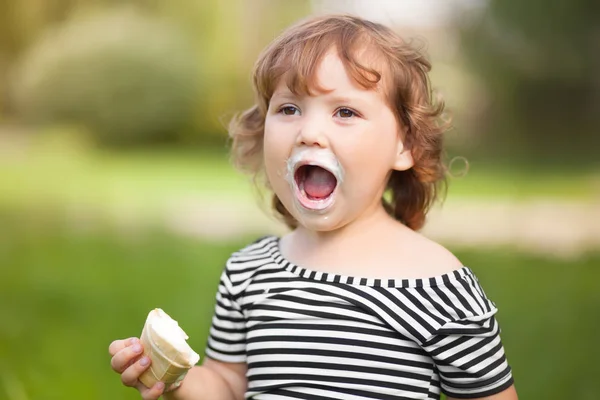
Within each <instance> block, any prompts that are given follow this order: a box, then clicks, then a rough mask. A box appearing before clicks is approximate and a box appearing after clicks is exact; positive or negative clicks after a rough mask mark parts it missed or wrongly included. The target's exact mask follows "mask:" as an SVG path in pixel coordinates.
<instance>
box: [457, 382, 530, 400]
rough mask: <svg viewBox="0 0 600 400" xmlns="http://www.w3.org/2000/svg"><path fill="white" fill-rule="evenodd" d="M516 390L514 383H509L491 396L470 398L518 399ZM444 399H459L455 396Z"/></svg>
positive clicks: (489, 399)
mask: <svg viewBox="0 0 600 400" xmlns="http://www.w3.org/2000/svg"><path fill="white" fill-rule="evenodd" d="M518 399H519V398H518V397H517V391H516V389H515V385H511V386H510V387H509V388H508V389H506V390H504V391H503V392H500V393H497V394H495V395H493V396H488V397H480V398H479V399H472V400H518ZM446 400H460V399H457V398H455V397H446Z"/></svg>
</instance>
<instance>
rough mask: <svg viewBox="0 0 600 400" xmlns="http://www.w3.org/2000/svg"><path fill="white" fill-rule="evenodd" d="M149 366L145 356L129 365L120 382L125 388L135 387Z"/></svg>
mask: <svg viewBox="0 0 600 400" xmlns="http://www.w3.org/2000/svg"><path fill="white" fill-rule="evenodd" d="M149 366H150V359H149V358H148V357H146V356H144V357H141V358H140V359H139V360H138V361H136V362H134V363H133V364H131V365H130V366H129V367H128V368H127V369H125V371H123V373H122V374H121V382H123V385H125V386H131V387H135V386H136V385H137V384H138V382H139V380H138V378H139V377H140V375H141V374H142V372H144V371H145V370H146V369H147V368H148V367H149Z"/></svg>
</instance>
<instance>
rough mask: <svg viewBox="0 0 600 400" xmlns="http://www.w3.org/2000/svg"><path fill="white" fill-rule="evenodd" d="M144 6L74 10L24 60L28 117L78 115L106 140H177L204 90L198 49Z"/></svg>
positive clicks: (18, 91)
mask: <svg viewBox="0 0 600 400" xmlns="http://www.w3.org/2000/svg"><path fill="white" fill-rule="evenodd" d="M184 43H185V41H184V40H183V38H182V37H181V36H180V35H178V34H177V31H176V30H175V29H174V28H173V27H172V26H170V25H168V24H165V23H163V22H161V21H158V20H155V19H153V18H150V17H149V16H147V15H145V14H144V13H141V12H140V11H139V10H138V9H137V8H130V7H125V8H112V9H110V11H106V12H99V13H94V14H89V15H87V16H85V17H80V18H73V19H71V20H70V21H69V22H68V23H65V24H61V25H60V26H58V27H57V28H56V29H55V30H53V31H50V32H47V33H46V34H45V36H44V37H43V39H42V40H39V41H38V42H37V43H36V44H35V46H33V47H32V48H31V49H30V50H29V51H28V52H27V53H26V54H25V56H24V57H23V59H22V62H21V63H20V64H18V68H17V71H16V73H15V79H14V84H13V86H14V91H15V105H16V107H17V110H18V112H19V115H20V116H21V117H22V118H23V119H25V120H26V121H30V122H35V123H42V124H48V123H50V124H62V123H74V124H80V125H83V126H84V127H85V128H87V129H89V130H90V131H91V132H92V133H93V134H94V137H95V138H97V139H98V142H99V143H101V144H104V145H120V146H123V145H139V144H142V143H150V142H156V141H161V142H162V141H165V140H171V141H172V140H174V139H176V138H177V135H178V132H180V131H181V130H182V129H184V128H185V126H186V125H187V124H188V123H189V122H190V121H191V116H192V113H193V111H194V101H195V100H194V99H196V98H197V93H196V89H197V85H195V79H196V76H197V71H196V67H195V65H194V63H193V57H192V56H190V54H191V53H192V51H191V49H190V48H188V47H186V46H185V44H184Z"/></svg>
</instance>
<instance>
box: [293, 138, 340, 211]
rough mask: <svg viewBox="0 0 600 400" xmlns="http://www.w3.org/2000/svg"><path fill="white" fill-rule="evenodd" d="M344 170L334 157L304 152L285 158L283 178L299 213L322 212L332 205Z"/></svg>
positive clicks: (330, 154)
mask: <svg viewBox="0 0 600 400" xmlns="http://www.w3.org/2000/svg"><path fill="white" fill-rule="evenodd" d="M343 175H344V171H343V169H342V166H341V165H340V163H339V162H338V160H337V158H336V157H335V155H334V154H333V153H332V152H331V151H328V150H323V149H318V150H315V149H308V148H307V149H304V150H301V151H299V152H297V153H295V154H294V155H293V156H292V157H290V158H289V159H288V175H287V179H288V182H289V183H290V186H291V188H292V191H293V192H294V199H295V203H296V205H297V206H298V207H299V210H301V211H305V212H306V211H310V212H319V213H323V212H326V211H327V210H328V209H329V208H330V207H331V206H332V205H333V203H334V200H335V197H336V192H337V189H338V188H339V186H340V184H341V183H342V179H343Z"/></svg>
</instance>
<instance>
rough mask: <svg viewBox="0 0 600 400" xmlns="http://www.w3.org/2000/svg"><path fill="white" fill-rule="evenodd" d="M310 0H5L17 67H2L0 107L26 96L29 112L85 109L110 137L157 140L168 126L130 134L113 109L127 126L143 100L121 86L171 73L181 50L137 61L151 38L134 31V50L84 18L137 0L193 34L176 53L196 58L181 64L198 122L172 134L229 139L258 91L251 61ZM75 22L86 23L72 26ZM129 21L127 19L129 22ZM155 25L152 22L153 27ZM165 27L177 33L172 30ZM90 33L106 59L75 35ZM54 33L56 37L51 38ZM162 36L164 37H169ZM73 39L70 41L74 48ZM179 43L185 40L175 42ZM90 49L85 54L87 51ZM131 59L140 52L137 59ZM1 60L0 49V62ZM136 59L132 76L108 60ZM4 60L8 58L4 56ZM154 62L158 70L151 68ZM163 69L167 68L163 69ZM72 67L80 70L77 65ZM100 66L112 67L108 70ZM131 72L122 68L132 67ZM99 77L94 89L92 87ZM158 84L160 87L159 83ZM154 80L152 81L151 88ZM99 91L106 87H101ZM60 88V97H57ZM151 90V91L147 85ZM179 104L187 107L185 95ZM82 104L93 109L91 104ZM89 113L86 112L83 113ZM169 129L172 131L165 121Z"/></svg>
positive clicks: (1, 0)
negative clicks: (228, 128) (231, 123)
mask: <svg viewBox="0 0 600 400" xmlns="http://www.w3.org/2000/svg"><path fill="white" fill-rule="evenodd" d="M310 3H311V2H310V1H309V0H301V1H297V2H293V3H290V2H281V1H279V0H255V1H252V2H247V1H245V0H230V1H227V2H222V1H217V0H203V1H187V0H171V1H169V2H164V1H158V0H123V1H120V0H94V1H90V0H53V1H46V0H22V1H20V2H13V1H12V0H0V6H1V7H2V8H5V9H9V11H10V12H9V13H5V14H2V13H0V23H2V22H7V24H0V41H3V43H5V45H3V46H2V48H5V49H10V50H9V51H5V52H4V53H5V54H7V55H6V56H5V57H4V59H5V60H6V62H5V63H4V70H5V71H6V70H8V69H9V67H10V68H11V70H12V71H13V72H14V73H15V74H14V75H12V77H11V78H8V76H9V75H8V74H6V73H3V72H2V70H0V75H2V77H6V79H5V82H4V83H3V82H1V78H0V103H3V104H4V105H5V107H4V109H2V105H0V115H1V114H2V113H3V112H4V113H5V114H6V113H7V112H8V107H7V106H6V105H8V104H9V103H14V102H15V101H16V100H18V104H16V105H15V106H17V105H18V109H19V111H20V112H21V114H20V115H21V116H22V115H26V116H28V117H29V119H30V120H37V121H45V122H49V121H51V120H65V119H73V118H74V117H75V116H76V115H77V116H78V117H79V119H80V120H83V121H84V125H88V126H92V127H93V128H94V130H96V131H97V130H98V129H110V130H111V131H110V132H104V133H98V135H102V140H104V141H106V140H108V138H109V137H113V139H114V138H115V137H123V138H125V137H129V139H133V137H137V139H135V140H134V142H135V141H140V140H143V137H147V138H148V139H149V140H150V139H151V138H152V137H154V138H157V137H159V136H164V134H165V133H164V132H163V133H161V134H159V133H158V131H157V130H156V129H158V126H160V124H158V125H157V124H156V123H155V122H152V121H154V120H153V119H152V118H150V119H149V120H148V121H147V123H146V125H145V126H153V127H155V128H156V129H155V130H151V132H149V133H148V134H147V135H145V136H144V135H142V134H141V133H139V134H138V133H135V134H134V133H131V132H132V131H130V133H129V134H125V133H123V132H120V131H119V129H115V128H114V125H111V124H108V119H107V118H108V117H107V116H108V115H112V116H114V117H115V118H117V120H118V119H119V118H121V120H122V121H125V120H127V121H128V122H127V123H125V122H121V123H118V125H119V126H120V127H123V128H124V127H126V126H127V125H128V124H132V123H133V122H131V120H129V119H123V118H125V115H126V114H127V111H126V110H130V111H129V112H132V111H131V110H132V108H135V107H136V105H135V104H134V105H132V104H131V102H129V103H127V107H121V105H122V104H124V102H125V99H126V97H123V96H122V94H123V93H122V91H123V90H124V89H123V88H124V87H125V86H127V85H129V89H128V90H129V92H130V93H131V96H132V98H133V97H135V96H134V95H133V93H136V92H135V90H133V89H132V88H131V87H132V86H135V85H136V83H135V82H138V84H140V85H141V81H142V80H143V79H145V78H144V76H146V79H149V78H150V75H152V74H153V73H158V74H163V75H162V77H163V78H165V79H166V76H165V75H164V74H169V73H174V70H173V69H174V68H177V66H172V67H171V69H170V70H169V67H168V66H169V64H172V60H170V57H171V56H174V53H162V54H163V56H162V57H163V61H159V58H160V57H159V56H158V54H156V53H154V56H152V57H154V58H152V61H150V64H144V66H142V65H140V64H139V63H140V62H141V61H142V58H143V57H145V56H142V53H144V52H146V53H147V52H148V51H150V50H148V49H147V48H146V49H144V46H146V47H147V46H148V45H147V44H146V43H144V44H142V43H141V42H139V43H138V45H137V46H135V45H134V44H133V42H131V41H129V42H127V43H129V46H130V51H125V50H123V49H124V48H126V47H127V46H128V44H127V43H121V44H118V43H116V42H115V41H114V40H113V41H112V42H111V39H109V38H105V39H103V38H102V33H101V32H100V31H96V32H92V31H91V29H92V28H89V29H88V30H87V31H86V27H85V26H84V25H85V24H83V23H81V19H82V18H87V16H89V15H90V14H92V15H93V14H96V13H98V11H99V10H100V11H101V10H111V9H116V7H117V5H123V4H128V5H132V6H135V9H137V10H143V11H144V14H143V15H144V16H145V18H150V19H152V20H155V21H156V20H161V21H163V22H165V21H167V22H170V24H171V25H172V26H174V27H176V28H177V30H178V31H180V32H182V33H183V35H182V36H180V40H181V41H182V43H181V44H183V42H186V43H185V45H186V46H187V50H188V51H187V53H186V54H185V55H182V54H181V53H178V54H179V55H178V56H175V59H181V58H178V57H187V60H186V61H185V63H188V64H189V65H194V66H195V68H196V69H195V75H194V76H193V77H192V76H190V75H186V74H188V73H189V69H188V70H186V71H183V70H182V71H180V72H181V73H182V74H184V75H185V76H186V77H187V78H186V85H185V88H184V89H185V90H183V91H182V92H181V96H180V97H178V98H179V99H180V100H181V101H183V96H191V97H192V100H193V101H192V104H191V107H192V108H193V113H192V116H191V124H188V125H186V126H185V127H182V128H179V129H174V128H173V127H171V128H169V129H168V131H169V132H168V134H167V135H168V136H169V137H170V138H171V139H174V140H177V141H179V142H183V143H199V144H207V143H218V144H219V145H222V144H223V142H224V140H225V139H226V135H225V127H224V126H225V125H226V123H227V121H228V119H229V117H231V116H232V114H233V113H235V112H237V111H240V110H241V109H243V108H246V107H248V106H249V105H250V102H251V101H252V91H251V80H250V71H251V68H252V64H253V63H254V60H255V58H256V56H257V54H258V52H259V51H260V49H261V48H262V47H264V45H266V44H267V42H268V41H270V40H271V38H272V37H274V36H275V35H276V34H277V33H278V31H279V30H280V29H282V28H283V27H284V26H286V25H288V24H289V23H291V22H293V21H295V20H296V19H298V18H300V17H303V16H305V15H307V14H308V13H309V12H310V9H311V8H310V6H311V4H310ZM4 20H6V21H4ZM78 21H79V22H78ZM74 25H75V26H77V27H78V28H77V29H75V28H73V26H74ZM138 25H139V24H137V25H136V24H134V25H133V26H132V27H131V29H137V28H135V26H138ZM23 27H31V29H29V30H27V33H24V32H23ZM67 27H68V29H67ZM105 28H107V29H109V31H110V29H111V28H110V27H109V26H106V27H105ZM124 29H125V30H127V29H128V28H127V27H123V29H121V31H123V30H124ZM131 29H130V30H131ZM151 30H152V29H151V28H150V29H149V31H151ZM60 31H62V32H63V33H64V32H67V31H70V32H72V35H73V37H71V38H70V39H66V36H65V35H66V34H65V35H63V36H60V35H57V34H56V32H60ZM52 32H54V33H52ZM159 32H164V30H159ZM166 34H167V36H169V35H171V34H172V32H171V33H168V32H167V33H166ZM86 35H91V39H90V40H91V41H92V42H93V43H95V44H97V45H98V44H99V43H100V42H101V41H102V40H104V44H103V45H102V46H104V47H102V48H103V50H102V51H110V52H112V53H111V55H110V56H108V58H106V59H102V57H101V56H100V55H99V54H96V55H93V54H92V53H94V51H100V50H99V49H98V48H96V49H93V48H91V47H90V48H88V49H83V48H82V47H85V46H82V45H81V44H77V43H76V42H77V41H78V40H77V36H79V37H80V38H81V39H80V41H82V40H84V38H85V36H86ZM131 35H132V32H129V33H126V34H125V38H126V41H127V40H129V39H132V37H131ZM149 35H150V36H149V37H148V40H147V42H149V41H150V39H155V38H156V37H157V35H159V34H158V32H157V33H155V34H154V33H152V32H149ZM49 36H52V37H54V39H50V37H49ZM57 36H60V38H57ZM109 36H110V35H109ZM171 37H172V35H171ZM127 38H129V39H127ZM52 40H54V42H52ZM61 40H66V41H65V43H66V46H65V44H64V43H62V42H60V41H61ZM132 40H133V39H132ZM159 41H160V39H159ZM161 43H163V44H164V41H162V42H161ZM172 44H173V43H172ZM69 46H71V47H70V48H68V47H69ZM106 46H113V47H112V50H108V48H107V47H106ZM131 46H133V47H131ZM174 46H175V47H178V46H177V44H174ZM88 47H89V46H88ZM117 48H120V49H121V50H118V49H117ZM172 51H173V52H176V51H177V50H176V49H175V48H172ZM0 52H1V50H0ZM75 52H79V53H78V55H75ZM84 52H85V54H86V55H85V56H83V53H84ZM146 56H148V55H146ZM44 57H45V58H44ZM59 58H61V61H60V65H61V67H60V68H51V67H50V66H51V65H54V64H52V63H48V62H47V61H48V60H50V59H52V60H54V61H53V63H54V62H56V63H58V61H57V60H58V59H59ZM99 59H102V60H101V62H99V63H98V62H96V61H97V60H99ZM109 59H110V60H112V61H109ZM119 59H120V61H119ZM133 59H136V60H137V61H135V62H134V61H133ZM1 60H2V57H1V56H0V64H1ZM17 61H19V63H17ZM136 62H137V63H138V65H137V67H138V68H141V69H140V71H142V73H141V74H140V75H139V76H138V75H136V74H134V75H135V76H133V78H132V79H133V80H127V81H128V82H129V83H127V84H126V83H125V82H124V81H122V80H121V81H120V80H118V79H117V80H114V79H110V78H107V74H108V72H107V70H106V68H109V67H108V64H111V65H112V66H111V67H110V68H113V69H114V68H120V71H121V72H122V73H123V74H131V73H132V71H133V65H134V64H135V63H136ZM75 64H78V65H75ZM117 64H119V66H117ZM159 64H161V66H159ZM86 66H87V68H86ZM0 68H2V67H1V66H0ZM103 68H104V70H103ZM153 68H154V69H153ZM125 69H129V72H126V71H125ZM101 70H102V71H104V72H102V71H101ZM151 70H154V71H155V72H150V71H151ZM158 70H160V71H162V72H158ZM61 71H62V72H61ZM69 71H70V72H69ZM73 71H79V72H78V73H77V74H73ZM169 71H170V72H169ZM102 74H104V77H102V76H100V75H102ZM113 74H114V71H113ZM123 74H117V75H119V76H124V75H123ZM34 76H35V79H34ZM42 78H43V79H42ZM153 79H157V82H158V81H160V79H159V78H158V77H156V76H155V77H154V78H153ZM9 80H10V81H11V83H12V82H14V83H15V84H12V85H11V86H12V89H13V90H12V91H11V92H7V91H5V90H3V88H4V87H6V86H7V85H8V81H9ZM42 82H43V84H42ZM94 82H96V83H94ZM101 82H102V83H101ZM178 82H179V83H177V84H175V83H172V86H171V89H172V90H171V91H169V90H167V92H166V93H165V94H164V95H165V96H167V97H168V96H175V92H176V90H175V89H176V88H177V87H178V86H177V85H179V84H180V82H181V80H180V81H178ZM94 85H95V86H94ZM115 85H120V86H121V88H120V89H119V88H116V87H115ZM124 85H125V86H124ZM92 87H93V88H94V90H91V88H92ZM154 89H156V88H155V87H154ZM154 89H152V87H150V88H148V90H150V91H152V90H154ZM119 90H120V91H121V92H119ZM139 90H141V89H139ZM100 92H102V93H104V94H102V95H101V93H100ZM117 92H119V93H121V95H120V96H118V97H119V98H120V99H121V102H122V103H119V101H114V102H113V101H112V100H108V99H112V98H113V97H115V96H117V94H116V93H117ZM9 93H12V94H13V96H14V98H15V100H14V101H10V102H9V101H8V97H7V94H9ZM108 93H112V94H111V95H109V94H108ZM192 93H194V94H192ZM138 94H140V93H138ZM53 96H56V98H54V99H52V97H53ZM94 96H96V97H95V98H96V100H92V98H93V97H94ZM98 96H103V98H104V100H102V101H100V100H99V97H98ZM137 99H138V101H137V103H139V105H137V107H138V110H140V109H141V107H142V106H143V104H142V102H141V101H139V99H140V98H139V97H137ZM143 99H146V100H148V101H150V100H149V97H148V94H146V96H145V97H144V98H143ZM171 99H173V98H171ZM130 100H131V99H130ZM155 100H156V99H155ZM187 100H190V99H189V98H188V99H187ZM187 100H186V101H187ZM53 103H55V104H53ZM134 103H135V102H134ZM175 103H176V102H175ZM175 103H174V102H173V101H166V104H171V105H174V104H175ZM186 104H187V103H186ZM180 105H181V106H182V107H183V103H180ZM188 105H189V104H188ZM146 106H147V105H146ZM111 107H114V109H112V108H111ZM185 107H187V105H186V106H185ZM13 108H14V107H13ZM84 108H85V110H87V111H85V113H84V111H83V110H84ZM94 110H96V111H97V112H96V115H95V116H93V115H92V114H94V112H95V111H94ZM13 111H14V110H13ZM11 112H12V111H11ZM165 112H166V111H165V110H163V112H162V116H163V120H164V117H165V115H164V113H165ZM84 114H85V118H82V117H83V115H84ZM155 114H156V118H158V117H159V116H160V115H161V113H154V112H153V108H152V107H150V108H148V109H147V112H145V113H142V111H141V110H140V111H139V112H138V113H136V115H137V116H138V117H137V118H138V119H137V122H138V123H139V125H138V126H139V127H140V128H141V127H142V126H144V125H143V124H142V122H143V120H142V119H143V118H142V116H143V115H146V116H148V117H149V116H151V115H155ZM118 115H121V117H118ZM100 116H102V117H100ZM139 118H142V119H139ZM134 119H135V118H134ZM101 121H102V122H101ZM101 126H104V128H101ZM144 129H149V128H144ZM162 130H163V131H164V129H162ZM140 132H141V131H140ZM111 141H112V139H111ZM132 143H133V142H132Z"/></svg>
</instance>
